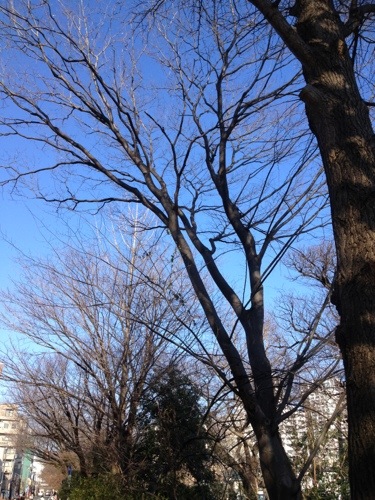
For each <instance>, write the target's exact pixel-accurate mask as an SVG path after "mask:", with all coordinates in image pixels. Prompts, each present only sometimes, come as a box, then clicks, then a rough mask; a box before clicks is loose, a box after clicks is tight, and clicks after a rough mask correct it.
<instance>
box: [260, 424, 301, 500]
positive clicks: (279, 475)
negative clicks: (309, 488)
mask: <svg viewBox="0 0 375 500" xmlns="http://www.w3.org/2000/svg"><path fill="white" fill-rule="evenodd" d="M254 431H255V434H256V437H257V442H258V446H259V459H260V466H261V469H262V476H263V479H264V483H265V486H266V489H267V493H268V497H269V498H270V500H300V499H301V498H302V496H301V485H300V482H299V481H298V479H296V477H295V475H294V472H293V470H292V466H291V464H290V461H289V459H288V457H287V455H286V452H285V449H284V447H283V445H282V442H281V438H280V435H279V433H278V431H277V430H274V429H272V428H271V426H270V425H260V426H256V425H255V426H254Z"/></svg>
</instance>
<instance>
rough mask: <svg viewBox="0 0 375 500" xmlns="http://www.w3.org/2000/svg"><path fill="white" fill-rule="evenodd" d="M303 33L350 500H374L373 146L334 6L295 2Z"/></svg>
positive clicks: (305, 94) (305, 97) (307, 101)
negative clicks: (325, 208)
mask: <svg viewBox="0 0 375 500" xmlns="http://www.w3.org/2000/svg"><path fill="white" fill-rule="evenodd" d="M293 13H294V14H295V15H296V16H297V19H298V22H297V30H298V33H299V34H300V36H301V38H303V40H304V41H305V42H306V43H307V44H308V46H309V47H310V49H311V51H312V55H313V58H312V59H313V60H314V64H308V65H306V64H305V66H304V67H303V70H304V76H305V79H306V82H307V86H306V87H305V89H304V90H303V91H302V92H301V98H302V99H303V101H304V102H305V105H306V113H307V116H308V119H309V123H310V127H311V129H312V131H313V132H314V134H315V136H316V137H317V140H318V144H319V148H320V151H321V155H322V159H323V163H324V167H325V172H326V176H327V183H328V188H329V195H330V200H331V210H332V221H333V231H334V237H335V242H336V250H337V259H338V262H337V264H338V269H337V279H336V282H335V290H334V298H333V301H334V303H335V304H336V306H337V309H338V312H339V314H340V325H339V327H338V329H337V334H336V339H337V342H338V344H339V346H340V349H341V352H342V356H343V360H344V366H345V374H346V384H347V385H346V387H347V404H348V416H349V470H350V485H351V492H352V498H355V499H367V498H368V499H370V498H371V499H373V498H374V494H375V493H374V492H375V469H374V464H375V293H374V284H375V151H374V149H375V141H374V133H373V129H372V126H371V121H370V118H369V113H368V109H367V106H366V105H365V103H364V102H363V100H362V98H361V96H360V93H359V91H358V88H357V85H356V81H355V75H354V70H353V65H352V61H351V58H350V55H349V52H348V49H347V46H346V43H345V31H344V26H343V24H342V23H341V21H340V20H339V18H338V16H337V15H336V13H335V11H334V8H333V5H332V3H331V2H330V1H327V0H326V1H316V0H314V1H312V0H304V1H300V2H297V4H296V8H295V10H294V12H293Z"/></svg>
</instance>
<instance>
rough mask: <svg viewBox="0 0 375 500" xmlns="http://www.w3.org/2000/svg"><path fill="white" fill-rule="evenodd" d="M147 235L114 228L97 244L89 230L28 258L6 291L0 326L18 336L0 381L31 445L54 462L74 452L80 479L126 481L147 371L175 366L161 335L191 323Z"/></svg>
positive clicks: (184, 297)
mask: <svg viewBox="0 0 375 500" xmlns="http://www.w3.org/2000/svg"><path fill="white" fill-rule="evenodd" d="M146 236H147V235H143V236H142V233H139V232H137V230H136V229H135V230H134V231H133V234H131V235H130V237H129V236H127V235H126V234H125V232H122V231H121V230H120V229H119V228H117V231H116V239H115V240H109V239H107V240H105V239H104V234H103V233H102V234H101V237H100V238H99V234H98V233H96V237H97V241H96V243H95V240H93V239H90V238H89V231H88V229H87V228H86V231H85V238H86V239H84V238H83V237H82V235H79V236H78V241H77V240H76V241H75V242H74V241H73V240H71V242H70V245H69V246H68V247H65V249H62V248H60V249H59V250H58V249H57V248H55V254H54V255H52V256H51V257H50V258H48V259H47V258H36V259H33V258H32V257H30V258H28V259H25V260H24V261H23V262H24V268H23V273H24V275H23V277H22V278H21V279H20V281H19V282H18V283H17V284H16V285H15V289H14V290H13V291H12V292H4V293H3V294H2V300H3V303H4V308H5V312H3V314H2V320H3V324H5V325H7V326H8V327H9V328H10V329H11V330H12V331H14V332H18V333H19V334H20V335H21V340H20V343H18V342H14V345H13V348H10V347H9V346H8V347H7V349H6V351H5V352H4V353H3V355H2V359H3V362H4V366H5V367H4V374H3V377H4V379H5V380H6V381H8V382H10V384H11V387H12V388H13V398H14V400H15V401H16V402H17V403H18V404H19V405H20V407H21V408H22V410H23V413H24V414H25V415H26V416H27V417H28V420H29V425H30V429H31V434H30V439H31V437H33V438H34V440H33V444H32V448H33V449H34V450H35V451H36V453H37V454H38V455H39V456H40V457H42V458H44V459H45V460H47V461H52V462H61V461H62V462H64V460H65V461H66V459H67V458H66V457H67V456H69V455H67V454H69V453H74V455H75V457H76V462H77V465H78V466H79V470H80V472H81V474H82V475H83V476H87V475H90V474H92V473H93V472H95V473H99V472H100V471H103V472H105V471H107V472H108V471H119V472H121V473H122V474H123V477H124V478H127V479H129V480H130V479H131V472H132V467H133V463H132V450H133V449H134V445H135V443H136V439H137V412H138V409H139V405H140V401H141V398H142V396H143V394H144V392H145V391H146V390H147V387H148V383H149V379H150V377H151V375H152V373H153V371H155V370H156V369H160V367H162V366H163V365H164V364H166V362H167V360H168V356H172V354H174V357H175V358H177V359H178V355H176V352H175V351H176V348H175V347H173V344H172V343H167V338H168V337H173V336H174V335H176V336H178V333H179V331H180V330H182V329H185V325H189V323H190V322H191V321H194V319H195V318H194V299H192V300H191V292H190V291H189V289H186V288H185V289H183V288H182V286H183V283H184V282H183V280H180V277H179V273H178V272H175V271H174V266H173V264H171V263H170V259H169V258H166V259H163V258H162V257H161V256H160V253H158V250H157V245H156V244H155V243H154V242H152V241H151V240H150V236H147V237H146ZM151 245H152V246H151ZM150 248H152V251H153V254H154V257H153V259H152V258H150V257H147V255H148V253H149V251H150ZM164 251H166V249H165V248H164ZM156 260H157V262H156ZM167 271H168V274H167ZM177 294H178V295H179V300H178V301H176V300H175V298H174V297H175V296H176V295H177ZM184 301H185V302H184ZM183 302H184V304H187V303H189V304H190V308H187V307H186V305H184V304H183ZM139 318H141V319H142V321H139V320H138V319H139ZM180 337H181V338H183V334H182V333H181V334H180Z"/></svg>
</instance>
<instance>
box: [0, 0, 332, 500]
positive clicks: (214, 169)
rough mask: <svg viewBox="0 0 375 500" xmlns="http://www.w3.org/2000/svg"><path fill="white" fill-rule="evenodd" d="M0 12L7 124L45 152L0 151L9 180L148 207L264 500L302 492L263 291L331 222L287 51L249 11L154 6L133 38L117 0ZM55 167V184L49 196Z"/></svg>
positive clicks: (28, 5)
mask: <svg viewBox="0 0 375 500" xmlns="http://www.w3.org/2000/svg"><path fill="white" fill-rule="evenodd" d="M117 9H118V10H117ZM273 9H277V7H273ZM0 12H1V21H0V22H1V26H2V33H3V40H4V44H5V45H6V51H3V54H2V55H3V61H4V62H3V63H4V64H5V63H6V64H7V71H6V72H4V75H3V78H2V81H1V93H2V96H3V98H4V99H5V103H6V105H5V108H4V113H3V119H2V121H1V124H2V129H1V131H2V133H3V135H5V136H7V138H8V139H7V140H10V139H9V137H12V136H16V137H17V138H18V139H19V140H22V139H25V140H31V141H32V144H33V145H34V147H37V145H38V144H39V145H41V146H42V149H43V155H41V156H39V157H38V166H37V167H35V166H33V165H32V164H29V166H28V167H29V168H23V166H24V165H22V164H21V165H19V164H17V162H12V163H10V162H9V158H8V159H7V167H8V168H7V171H8V173H9V179H12V180H16V181H17V182H18V185H22V180H23V179H24V178H25V176H27V175H33V176H34V177H35V176H38V179H39V186H37V187H39V191H38V192H39V196H41V197H42V198H43V199H46V200H48V201H52V202H57V203H59V204H61V203H65V204H66V205H67V206H69V207H71V208H77V206H82V205H84V204H88V205H89V206H90V205H91V206H95V209H98V208H100V207H101V206H103V205H104V204H106V203H109V202H114V201H117V202H119V203H134V204H142V205H143V206H144V207H146V208H147V209H148V210H150V211H151V212H153V214H154V215H155V216H156V217H157V218H158V221H159V222H158V223H159V224H160V225H161V227H162V228H163V229H165V230H166V231H167V232H168V234H169V236H170V238H171V239H172V240H173V242H174V244H175V245H176V248H177V249H178V252H179V254H180V256H181V258H182V261H183V263H184V265H185V268H186V271H187V274H188V277H189V279H190V283H191V286H192V288H193V290H194V292H195V294H196V297H197V298H198V300H199V303H200V305H201V307H202V310H203V311H204V314H205V317H206V320H207V322H208V325H209V327H210V330H211V340H210V342H211V346H212V350H210V349H207V347H204V346H203V343H202V337H200V338H199V337H196V340H197V341H198V342H200V343H201V346H202V351H203V352H204V353H205V355H206V363H209V364H211V366H213V367H214V369H215V370H216V372H217V373H218V375H219V376H220V377H221V378H222V380H223V381H225V383H226V384H227V385H228V386H229V387H230V388H231V390H232V391H234V393H235V394H236V395H237V396H238V397H239V398H240V400H241V401H242V404H243V407H244V410H245V412H246V415H247V418H248V420H249V422H250V423H251V425H252V427H253V430H254V432H255V435H256V439H257V443H258V447H259V454H260V462H261V467H262V472H263V476H264V480H265V484H266V486H267V490H268V493H269V496H270V498H285V499H286V498H299V497H300V484H299V481H298V480H297V479H296V477H295V474H294V472H293V470H292V467H291V465H290V461H289V459H288V457H287V455H286V453H285V450H284V448H283V445H282V442H281V439H280V435H279V432H278V426H279V423H280V421H281V420H282V418H283V416H282V412H283V410H284V408H285V401H286V397H285V392H284V390H283V387H281V388H280V390H278V388H277V387H276V385H277V384H276V382H275V380H278V379H277V378H275V376H274V375H275V373H277V370H276V369H275V367H273V366H272V364H271V360H270V358H269V357H268V355H267V351H266V344H265V339H264V315H265V306H264V282H265V279H266V278H267V276H269V274H270V273H271V272H272V270H273V269H274V268H275V266H277V264H278V263H279V261H280V259H281V257H282V256H283V255H284V253H285V252H286V251H287V250H288V248H289V247H290V246H291V245H292V243H293V242H295V241H296V240H297V239H298V237H300V236H301V235H303V234H304V233H305V232H307V231H314V229H315V234H316V235H318V233H319V231H318V228H320V227H321V226H322V225H324V223H325V222H326V217H327V213H326V212H324V211H322V209H323V208H324V206H325V203H326V193H325V192H324V185H323V182H322V178H321V173H322V171H321V168H320V166H319V165H318V164H317V162H316V161H315V159H316V153H315V146H314V145H313V143H312V139H311V137H310V136H309V135H306V130H305V129H304V128H303V125H302V124H301V111H300V104H299V101H298V99H297V98H296V94H297V92H298V88H299V85H300V81H301V75H300V73H299V70H298V68H296V67H295V65H294V62H293V60H292V59H291V57H290V55H289V53H288V52H287V51H286V49H285V47H284V46H283V45H282V44H280V43H279V39H278V37H276V36H275V35H273V32H272V30H271V28H270V27H269V25H268V24H267V23H266V22H264V21H263V17H262V16H261V15H260V14H259V13H257V12H256V11H255V10H254V9H253V7H252V6H251V3H241V4H240V5H237V4H235V3H229V4H225V5H222V4H221V3H220V2H212V3H211V4H210V5H209V6H207V8H204V6H201V9H198V10H197V9H193V8H190V7H188V8H183V6H182V7H181V8H180V9H178V12H175V13H174V15H173V16H171V15H170V14H171V12H170V9H169V7H166V8H165V7H163V5H162V4H161V3H160V9H159V11H158V13H157V14H158V15H157V16H151V17H152V22H150V24H148V25H147V26H146V29H144V27H142V30H138V31H133V30H132V29H131V28H132V26H131V25H130V17H129V15H128V13H127V12H126V11H125V7H118V6H117V4H116V6H110V7H108V6H107V5H105V6H104V5H102V4H101V3H100V2H99V3H98V4H97V5H96V8H95V9H91V6H90V9H89V11H88V10H87V9H86V5H85V3H84V2H82V3H80V4H78V5H77V7H76V10H74V9H73V10H71V9H70V7H69V6H68V5H67V4H64V3H63V2H61V3H59V4H56V5H54V6H53V8H52V6H51V5H49V4H47V3H43V4H39V3H37V2H35V3H33V2H20V3H19V4H18V5H17V6H14V4H12V3H10V4H8V5H4V6H2V7H1V8H0ZM148 19H149V18H147V17H146V21H145V22H148ZM142 33H143V34H144V40H142V41H140V37H141V34H142ZM5 45H4V46H5ZM26 63H30V64H26ZM150 64H152V71H153V75H157V78H153V77H151V76H150V71H149V69H148V68H149V65H150ZM21 163H22V162H21ZM23 163H26V161H23ZM49 173H50V174H51V173H55V174H56V179H55V180H56V181H57V180H59V181H62V182H61V184H60V187H61V191H57V192H56V191H55V192H52V193H51V186H50V184H48V182H47V183H46V182H45V181H46V177H45V174H49ZM202 269H206V271H207V275H205V274H204V273H202ZM216 294H217V295H219V296H220V297H221V299H222V300H221V301H219V302H216V301H215V300H214V298H213V297H214V296H215V295H216ZM223 301H225V302H226V304H227V305H228V306H229V308H230V309H231V311H232V314H233V315H234V316H235V321H233V320H232V319H230V317H228V313H227V308H226V307H223V306H222V304H223ZM217 304H219V307H218V306H217ZM192 330H193V329H192ZM244 345H246V351H245V352H242V346H244ZM218 347H219V351H218ZM212 352H213V353H214V354H212ZM307 359H309V357H307ZM303 364H304V358H301V357H300V358H298V363H297V361H296V364H295V366H294V367H295V370H297V369H301V368H302V366H303ZM227 367H229V372H228V371H227V370H226V368H227ZM288 380H289V381H293V378H291V379H290V378H289V379H288Z"/></svg>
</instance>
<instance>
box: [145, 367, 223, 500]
mask: <svg viewBox="0 0 375 500" xmlns="http://www.w3.org/2000/svg"><path fill="white" fill-rule="evenodd" d="M203 416H204V411H203V409H202V406H201V404H200V396H199V392H198V390H197V388H196V387H195V385H194V384H193V382H192V381H191V380H190V379H189V378H188V377H187V376H186V375H184V374H182V373H181V372H180V371H179V370H178V368H176V367H175V366H171V367H169V368H168V369H167V370H166V371H165V372H163V373H159V374H157V375H155V377H154V380H153V381H152V384H151V386H150V391H149V392H148V393H147V395H146V396H145V397H144V400H143V411H142V414H141V415H140V422H141V424H140V425H141V429H142V431H141V432H142V438H141V444H140V446H139V449H138V456H137V458H138V461H139V462H140V463H141V464H142V469H143V472H142V473H141V479H142V482H143V484H144V485H145V486H147V489H148V490H149V491H151V492H153V493H155V494H158V495H162V496H165V497H167V498H178V499H179V500H180V499H182V498H199V499H203V498H207V499H208V498H214V492H213V489H214V482H215V478H214V473H213V469H212V467H211V465H212V454H211V448H212V447H211V445H210V440H209V436H208V434H207V432H206V431H205V428H204V425H203Z"/></svg>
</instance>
